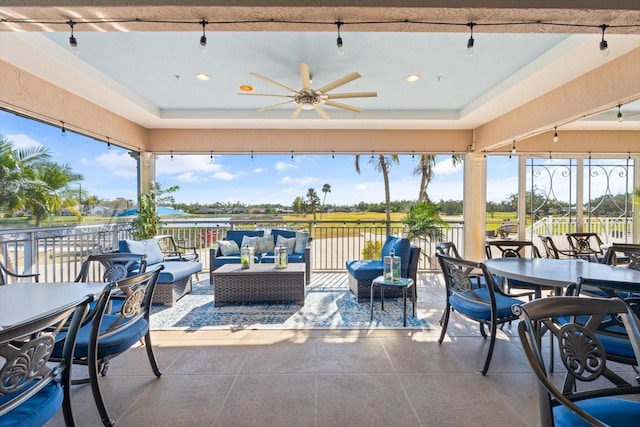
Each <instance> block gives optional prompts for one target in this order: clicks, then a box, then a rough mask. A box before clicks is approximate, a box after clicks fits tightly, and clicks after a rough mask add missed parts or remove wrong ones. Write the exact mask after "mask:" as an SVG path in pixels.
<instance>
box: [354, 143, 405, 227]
mask: <svg viewBox="0 0 640 427" xmlns="http://www.w3.org/2000/svg"><path fill="white" fill-rule="evenodd" d="M369 163H371V164H372V165H373V167H374V169H375V170H376V171H378V172H381V173H382V178H383V179H384V200H385V203H386V211H387V235H389V234H391V191H390V190H389V168H390V167H391V165H393V164H399V163H400V158H399V157H398V155H397V154H379V155H378V157H377V158H376V157H375V156H373V155H372V156H371V159H369ZM356 172H358V173H360V155H359V154H356Z"/></svg>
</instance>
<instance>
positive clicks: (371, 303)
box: [369, 282, 374, 322]
mask: <svg viewBox="0 0 640 427" xmlns="http://www.w3.org/2000/svg"><path fill="white" fill-rule="evenodd" d="M373 287H374V283H373V282H371V299H370V300H369V304H370V305H371V321H372V322H373Z"/></svg>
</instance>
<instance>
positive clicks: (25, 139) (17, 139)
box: [5, 133, 43, 149]
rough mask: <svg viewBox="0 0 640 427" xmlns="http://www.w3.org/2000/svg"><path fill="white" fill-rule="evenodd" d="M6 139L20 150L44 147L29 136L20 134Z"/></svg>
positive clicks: (7, 136)
mask: <svg viewBox="0 0 640 427" xmlns="http://www.w3.org/2000/svg"><path fill="white" fill-rule="evenodd" d="M5 137H6V138H7V140H9V141H10V142H13V146H14V147H15V148H18V149H20V148H27V147H33V146H34V145H43V144H41V143H40V142H38V141H36V140H35V139H33V138H31V137H30V136H29V135H25V134H22V133H18V134H15V135H5Z"/></svg>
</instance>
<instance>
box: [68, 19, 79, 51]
mask: <svg viewBox="0 0 640 427" xmlns="http://www.w3.org/2000/svg"><path fill="white" fill-rule="evenodd" d="M67 25H69V27H70V28H71V36H70V37H69V46H71V50H72V51H73V52H74V53H78V40H77V39H76V36H74V35H73V26H74V25H76V23H75V22H73V21H72V20H69V21H67Z"/></svg>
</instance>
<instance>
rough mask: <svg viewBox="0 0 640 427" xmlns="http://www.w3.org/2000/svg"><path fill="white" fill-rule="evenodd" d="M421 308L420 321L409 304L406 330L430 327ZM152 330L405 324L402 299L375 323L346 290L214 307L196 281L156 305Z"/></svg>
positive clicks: (207, 287) (390, 303)
mask: <svg viewBox="0 0 640 427" xmlns="http://www.w3.org/2000/svg"><path fill="white" fill-rule="evenodd" d="M419 305H420V304H417V305H416V317H413V316H412V312H411V303H410V301H408V302H407V326H406V329H419V330H428V329H431V326H430V325H429V323H428V322H427V321H426V320H425V319H424V318H422V317H421V310H420V308H419ZM151 328H152V329H153V330H192V329H229V330H237V329H405V327H403V326H402V299H390V300H386V299H385V304H384V311H381V310H380V304H379V303H377V304H375V306H374V316H373V321H372V320H371V311H370V310H369V304H368V303H366V304H365V303H363V304H358V302H357V301H356V298H355V296H353V294H351V292H350V291H349V290H348V289H340V290H336V289H331V290H327V289H322V288H320V289H308V290H307V295H306V298H305V304H304V305H301V304H243V305H229V306H223V307H215V306H214V295H213V290H212V288H211V286H210V285H209V284H208V282H207V281H206V280H205V281H200V282H198V283H194V285H193V291H192V292H191V293H190V294H188V295H185V296H184V297H183V298H181V299H180V300H179V301H177V302H176V303H175V304H174V305H173V306H172V307H163V306H154V307H153V309H152V312H151Z"/></svg>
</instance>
